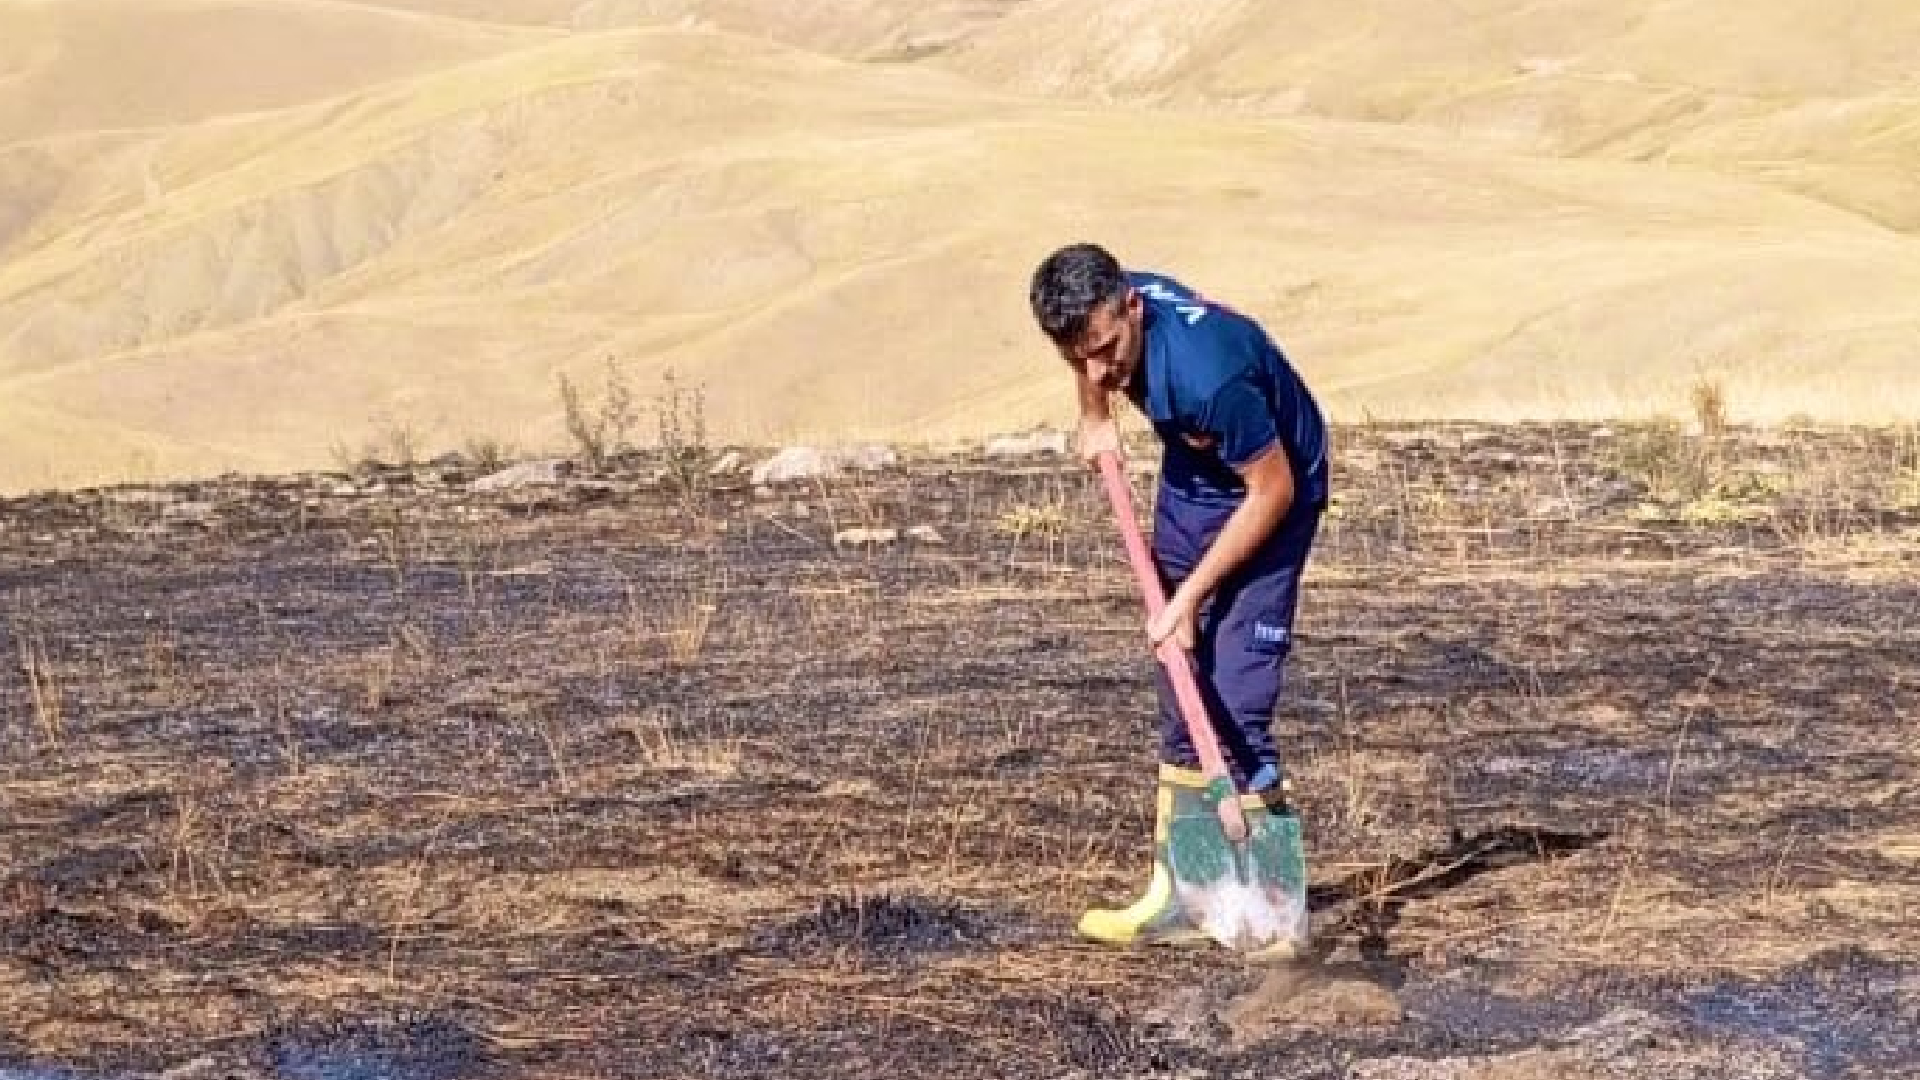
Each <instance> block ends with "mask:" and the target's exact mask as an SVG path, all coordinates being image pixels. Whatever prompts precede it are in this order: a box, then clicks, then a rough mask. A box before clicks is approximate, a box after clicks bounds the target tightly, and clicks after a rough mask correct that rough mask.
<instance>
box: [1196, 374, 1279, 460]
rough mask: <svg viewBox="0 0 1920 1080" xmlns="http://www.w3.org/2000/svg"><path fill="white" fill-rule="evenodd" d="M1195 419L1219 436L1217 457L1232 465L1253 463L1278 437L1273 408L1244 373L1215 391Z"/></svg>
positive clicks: (1217, 437)
mask: <svg viewBox="0 0 1920 1080" xmlns="http://www.w3.org/2000/svg"><path fill="white" fill-rule="evenodd" d="M1195 420H1197V421H1198V423H1199V427H1200V429H1201V430H1202V431H1205V432H1206V433H1207V434H1209V435H1212V436H1213V437H1214V438H1216V439H1218V440H1219V452H1220V460H1221V461H1224V462H1226V463H1227V464H1228V465H1229V466H1232V467H1233V468H1235V469H1244V468H1246V467H1247V466H1248V465H1251V464H1253V462H1255V461H1257V460H1258V459H1259V458H1260V456H1261V455H1262V454H1264V453H1266V452H1267V450H1268V449H1269V448H1271V447H1272V446H1273V444H1274V442H1275V441H1276V440H1277V439H1279V437H1280V432H1279V430H1278V429H1277V428H1276V427H1275V426H1274V422H1273V409H1272V408H1271V407H1270V406H1269V405H1268V404H1267V399H1266V398H1265V397H1264V396H1262V395H1261V393H1260V391H1259V389H1258V388H1256V387H1255V386H1254V385H1253V382H1252V380H1250V379H1249V378H1248V377H1247V376H1246V375H1245V374H1241V375H1237V376H1235V377H1234V378H1232V379H1229V380H1228V381H1227V382H1226V384H1225V385H1223V386H1221V387H1220V389H1218V390H1216V391H1214V394H1213V396H1212V397H1210V398H1208V399H1207V401H1206V404H1205V405H1203V406H1201V409H1200V414H1199V415H1198V416H1196V417H1195Z"/></svg>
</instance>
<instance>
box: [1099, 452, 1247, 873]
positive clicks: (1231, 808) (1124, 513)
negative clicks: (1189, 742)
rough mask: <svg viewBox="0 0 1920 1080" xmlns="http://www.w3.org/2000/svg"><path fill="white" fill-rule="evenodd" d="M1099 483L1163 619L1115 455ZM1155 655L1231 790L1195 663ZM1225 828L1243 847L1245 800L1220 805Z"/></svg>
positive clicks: (1160, 595) (1211, 770)
mask: <svg viewBox="0 0 1920 1080" xmlns="http://www.w3.org/2000/svg"><path fill="white" fill-rule="evenodd" d="M1100 478H1101V479H1102V480H1104V481H1106V488H1107V501H1108V502H1110V503H1112V504H1113V516H1114V517H1115V518H1116V519H1118V521H1119V522H1120V538H1121V539H1122V540H1124V541H1125V542H1126V547H1127V562H1129V563H1131V564H1132V566H1133V576H1134V579H1135V580H1136V581H1138V582H1139V584H1140V593H1141V595H1142V596H1144V597H1145V598H1146V601H1147V617H1148V618H1152V617H1154V616H1157V615H1159V614H1160V612H1161V610H1162V609H1164V608H1165V607H1166V606H1167V598H1166V594H1165V593H1164V592H1163V591H1162V590H1161V588H1160V575H1159V573H1158V572H1157V571H1156V570H1155V569H1154V564H1153V556H1152V555H1151V554H1149V553H1148V551H1147V541H1146V538H1145V537H1143V536H1142V535H1141V534H1140V522H1139V521H1138V520H1137V519H1136V518H1135V517H1134V513H1133V488H1132V487H1131V486H1130V485H1129V484H1128V483H1127V475H1126V472H1125V470H1124V469H1122V468H1121V465H1120V458H1119V457H1118V455H1116V454H1114V453H1113V452H1111V451H1108V452H1106V453H1102V454H1101V455H1100ZM1154 655H1155V656H1156V657H1158V658H1159V660H1160V663H1161V664H1162V665H1164V666H1165V667H1166V669H1167V675H1168V677H1169V678H1170V679H1171V680H1172V681H1173V696H1174V698H1175V699H1176V700H1177V701H1178V702H1179V704H1180V715H1181V717H1182V718H1183V719H1185V720H1186V722H1187V733H1188V734H1189V735H1190V736H1192V738H1193V748H1194V749H1195V750H1196V751H1198V752H1199V755H1200V771H1201V772H1202V773H1204V774H1205V775H1206V777H1207V779H1208V780H1209V781H1218V780H1222V779H1226V780H1227V787H1228V788H1229V789H1232V786H1233V782H1232V780H1231V779H1230V778H1229V774H1228V772H1227V763H1226V759H1225V758H1224V757H1222V756H1221V754H1220V742H1219V740H1218V739H1216V738H1214V735H1213V723H1212V721H1210V720H1209V719H1208V718H1207V706H1206V701H1205V700H1204V699H1203V698H1202V697H1201V696H1200V684H1199V683H1197V682H1195V681H1194V677H1193V661H1192V658H1191V657H1189V656H1188V655H1187V650H1185V649H1183V648H1181V647H1180V643H1179V642H1178V641H1176V640H1174V639H1173V638H1171V637H1169V638H1167V639H1166V640H1165V641H1162V642H1161V643H1160V644H1159V645H1158V646H1157V647H1156V648H1155V649H1154ZM1220 823H1221V824H1222V825H1223V826H1225V827H1226V830H1227V837H1228V838H1229V839H1232V840H1235V841H1238V840H1241V839H1244V838H1245V836H1246V819H1245V817H1244V816H1243V815H1242V814H1241V812H1240V800H1239V798H1238V797H1237V793H1236V797H1232V798H1226V799H1222V800H1220Z"/></svg>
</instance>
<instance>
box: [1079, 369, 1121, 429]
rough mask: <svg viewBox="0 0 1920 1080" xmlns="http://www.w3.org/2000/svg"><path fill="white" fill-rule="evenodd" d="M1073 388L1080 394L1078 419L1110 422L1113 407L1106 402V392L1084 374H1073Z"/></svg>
mask: <svg viewBox="0 0 1920 1080" xmlns="http://www.w3.org/2000/svg"><path fill="white" fill-rule="evenodd" d="M1073 382H1074V386H1075V387H1076V388H1077V389H1078V391H1079V394H1080V419H1082V420H1111V419H1113V407H1112V405H1111V403H1110V402H1109V401H1108V397H1107V392H1106V391H1105V390H1102V389H1100V387H1099V386H1097V385H1095V384H1094V381H1093V380H1092V379H1089V378H1087V376H1086V373H1085V372H1081V371H1076V372H1074V378H1073Z"/></svg>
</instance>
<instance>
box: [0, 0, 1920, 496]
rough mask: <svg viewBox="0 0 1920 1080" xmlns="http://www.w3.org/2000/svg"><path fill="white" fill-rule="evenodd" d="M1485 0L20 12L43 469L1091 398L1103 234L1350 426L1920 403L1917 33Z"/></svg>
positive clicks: (23, 391)
mask: <svg viewBox="0 0 1920 1080" xmlns="http://www.w3.org/2000/svg"><path fill="white" fill-rule="evenodd" d="M1464 6H1465V7H1466V8H1469V9H1472V10H1473V11H1475V12H1477V13H1478V14H1476V15H1474V16H1473V17H1464V16H1460V15H1458V14H1457V13H1456V14H1455V15H1452V16H1449V17H1446V18H1442V17H1440V16H1439V15H1437V14H1436V12H1437V11H1438V10H1439V9H1434V8H1432V7H1430V6H1428V5H1419V4H1415V3H1412V2H1410V0H1370V2H1365V3H1359V4H1355V5H1343V6H1342V7H1340V8H1334V7H1333V6H1332V5H1330V4H1322V3H1319V2H1317V0H1306V2H1296V3H1288V4H1280V3H1271V2H1256V0H1235V2H1227V3H1222V4H1220V5H1216V6H1214V7H1213V8H1211V9H1210V11H1211V14H1210V15H1209V16H1208V17H1205V18H1193V17H1191V16H1176V15H1171V14H1169V12H1170V10H1171V6H1169V5H1155V4H1149V3H1144V2H1137V0H1119V2H1109V3H1104V4H1089V3H1084V2H1081V0H1071V2H1060V0H1024V2H1006V3H992V2H979V3H952V4H944V5H921V6H915V5H909V4H905V3H899V2H891V0H889V2H874V3H866V4H849V5H845V6H839V5H836V6H835V8H834V10H833V12H832V14H831V15H828V14H823V13H822V12H823V11H825V10H826V9H824V8H821V7H818V6H811V7H810V6H800V5H776V4H773V3H767V2H760V3H756V2H754V0H712V2H705V3H703V2H698V0H675V2H669V0H656V2H644V3H643V2H633V3H621V2H619V0H599V2H594V0H582V2H550V0H382V2H380V3H346V2H338V0H157V2H154V3H146V2H142V3H139V4H134V3H131V2H122V3H115V2H113V0H0V42H4V43H6V44H0V88H4V89H5V91H6V92H4V93H0V489H18V488H22V487H30V486H47V485H65V484H74V483H89V482H96V481H100V480H107V479H120V478H128V477H141V476H154V475H168V476H171V475H179V474H196V473H206V472H214V471H221V470H227V469H241V470H281V469H292V468H302V467H313V466H325V465H328V464H331V463H332V462H333V461H334V460H335V459H337V458H338V457H339V455H340V454H341V453H342V452H343V451H354V450H357V449H359V448H362V447H368V446H371V445H372V444H374V443H377V442H379V441H380V440H382V439H386V438H391V437H395V436H400V435H404V436H405V438H406V439H407V440H408V441H410V442H413V443H415V444H416V445H419V446H421V447H422V448H424V449H427V450H436V449H440V448H447V447H458V446H460V445H461V444H463V443H464V442H466V441H468V440H474V439H503V440H506V441H508V442H510V443H512V444H513V445H515V446H517V447H520V448H522V449H527V450H537V449H543V448H545V449H559V448H563V447H564V446H565V445H566V437H565V434H564V429H563V425H562V422H561V415H560V402H559V398H558V395H557V393H556V392H555V382H556V378H557V376H558V375H559V374H561V373H566V374H568V375H569V376H571V377H574V378H576V379H579V380H581V381H582V382H583V383H585V384H587V385H589V386H592V385H595V384H597V382H598V380H599V379H600V378H602V377H603V374H604V372H605V370H606V364H607V362H608V361H609V359H611V360H612V361H613V362H614V363H615V364H616V365H617V368H618V370H619V371H620V373H621V377H622V378H624V379H625V380H627V381H628V382H629V384H630V385H631V386H632V387H633V388H634V389H635V390H636V392H638V393H640V394H641V395H642V396H643V397H644V396H646V395H647V394H648V393H649V392H650V391H651V390H652V389H653V388H656V387H658V386H660V385H661V383H660V378H661V376H662V374H663V373H664V372H667V371H669V370H671V371H673V372H675V373H676V374H677V375H678V376H680V377H681V378H682V380H683V381H692V382H696V383H697V384H699V385H701V386H702V387H704V389H705V391H706V394H705V396H706V402H707V406H708V420H709V424H710V426H711V428H712V430H713V432H714V434H715V436H716V437H718V438H724V439H754V440H774V439H788V438H821V439H842V438H861V437H886V438H915V439H919V438H933V439H938V438H949V437H963V436H971V435H978V434H982V433H985V432H989V431H996V430H1006V429H1011V428H1019V427H1023V426H1026V425H1030V424H1034V423H1039V422H1054V423H1063V422H1066V421H1067V420H1069V419H1070V409H1071V400H1070V399H1071V395H1070V393H1069V392H1068V390H1067V387H1066V386H1065V384H1064V379H1063V376H1062V372H1061V370H1060V368H1059V366H1058V361H1057V360H1055V359H1054V358H1052V356H1051V354H1050V352H1049V350H1048V349H1047V348H1046V347H1045V344H1044V342H1043V341H1041V340H1040V339H1039V338H1038V336H1037V334H1036V333H1035V332H1034V331H1033V330H1032V329H1031V327H1030V324H1029V322H1028V317H1027V314H1026V311H1025V306H1024V296H1025V279H1026V275H1027V273H1028V272H1029V270H1030V268H1031V266H1032V265H1033V264H1034V262H1035V261H1037V260H1038V259H1039V258H1040V257H1041V256H1043V255H1044V254H1045V253H1046V251H1047V250H1049V249H1051V248H1052V247H1053V246H1055V245H1057V244H1059V243H1063V242H1066V241H1069V240H1076V239H1083V238H1092V239H1099V240H1102V241H1104V242H1106V243H1108V244H1109V245H1111V246H1112V247H1114V248H1115V250H1116V251H1118V252H1119V253H1120V254H1121V255H1122V257H1123V258H1125V259H1127V260H1129V261H1130V262H1134V263H1136V264H1139V265H1147V266H1153V267H1156V268H1159V269H1163V270H1167V271H1170V272H1173V273H1175V274H1176V275H1178V276H1181V277H1184V278H1186V279H1188V280H1189V281H1190V282H1191V283H1192V284H1194V285H1195V286H1196V287H1199V288H1202V289H1203V290H1205V291H1207V292H1209V293H1211V294H1214V295H1218V296H1220V297H1221V298H1223V299H1227V300H1229V301H1232V302H1233V303H1235V304H1236V306H1239V307H1241V308H1243V309H1246V310H1248V311H1250V312H1252V313H1255V314H1257V315H1260V316H1263V317H1265V318H1266V320H1267V321H1268V324H1269V325H1270V327H1271V328H1272V330H1273V331H1274V333H1275V335H1276V337H1277V338H1278V339H1279V340H1280V341H1281V343H1282V345H1283V346H1284V347H1286V348H1287V350H1288V352H1289V353H1290V354H1291V355H1292V356H1293V357H1294V359H1295V361H1296V363H1298V365H1299V366H1300V367H1301V368H1302V369H1303V371H1305V372H1306V373H1307V375H1308V377H1309V379H1310V380H1311V381H1312V382H1313V383H1314V384H1315V386H1316V387H1317V388H1319V389H1320V391H1321V395H1322V397H1323V399H1324V400H1325V402H1326V404H1327V405H1328V407H1329V409H1330V410H1331V411H1332V412H1333V413H1334V414H1335V415H1336V417H1340V418H1347V419H1352V418H1358V417H1361V416H1364V415H1378V416H1477V417H1485V418H1490V419H1505V418H1517V417H1536V416H1540V417H1553V416H1578V417H1596V416H1601V417H1610V416H1623V415H1645V414H1647V413H1650V412H1655V411H1666V412H1678V411H1683V410H1684V409H1685V407H1686V405H1685V403H1686V393H1687V389H1688V388H1689V387H1690V386H1691V385H1693V384H1694V383H1695V382H1696V381H1698V380H1701V379H1711V380H1717V381H1719V382H1720V383H1721V384H1722V385H1723V386H1724V387H1725V389H1726V392H1727V397H1728V400H1729V405H1730V407H1731V409H1732V411H1733V413H1734V416H1735V417H1736V419H1756V420H1769V419H1779V418H1782V417H1785V416H1789V415H1793V414H1805V415H1808V416H1813V417H1818V418H1831V419H1840V420H1866V421H1880V420H1889V419H1897V418H1903V417H1914V416H1920V382H1917V381H1916V380H1913V379H1912V378H1911V377H1910V375H1909V374H1908V373H1909V372H1911V371H1912V370H1913V369H1914V366H1915V363H1916V358H1915V355H1914V354H1915V351H1916V349H1915V345H1914V344H1913V343H1914V342H1916V341H1920V334H1916V330H1920V325H1916V324H1920V314H1916V313H1915V311H1914V310H1913V309H1912V307H1911V303H1910V301H1909V300H1908V298H1909V297H1911V296H1912V295H1915V290H1916V287H1920V239H1916V237H1915V236H1914V234H1913V232H1912V231H1911V230H1912V228H1913V227H1914V225H1915V223H1916V222H1920V192H1916V191H1915V189H1914V184H1915V180H1914V177H1916V176H1920V168H1916V165H1920V124H1915V123H1913V122H1911V121H1910V120H1909V119H1908V117H1910V116H1912V115H1913V113H1912V109H1911V106H1912V104H1913V102H1914V95H1915V94H1916V93H1920V91H1916V89H1915V87H1914V80H1913V78H1912V77H1911V76H1909V75H1908V74H1907V73H1906V71H1905V70H1904V69H1903V68H1902V65H1901V64H1900V62H1899V58H1900V56H1902V55H1912V54H1913V49H1914V48H1915V47H1920V16H1913V15H1909V14H1908V13H1907V11H1906V9H1904V8H1900V7H1897V6H1895V5H1893V4H1882V5H1874V4H1869V3H1853V4H1843V5H1831V4H1830V5H1826V6H1816V5H1811V4H1805V3H1800V2H1798V0H1795V2H1792V3H1786V2H1782V3H1773V4H1769V5H1765V6H1764V8H1765V10H1762V11H1754V10H1752V9H1750V8H1746V7H1739V6H1735V5H1731V4H1724V3H1720V2H1717V0H1713V2H1709V0H1702V2H1699V3H1693V4H1677V5H1676V4H1652V3H1628V4H1618V3H1616V4H1610V5H1601V4H1597V3H1584V2H1582V3H1576V4H1571V5H1562V6H1560V7H1556V8H1554V9H1551V10H1548V9H1541V8H1536V7H1534V6H1529V5H1520V4H1514V3H1505V2H1500V3H1495V2H1492V0H1484V2H1481V3H1476V4H1471V5H1464ZM1716 20H1718V21H1716ZM1716 27H1717V28H1719V29H1718V30H1716ZM1709 43H1711V47H1709ZM1903 50H1905V51H1904V52H1903ZM16 92H17V93H18V94H20V95H23V96H16ZM36 103H37V104H36ZM48 103H58V107H55V106H53V105H50V104H48ZM642 433H643V434H644V433H645V432H644V431H643V432H642Z"/></svg>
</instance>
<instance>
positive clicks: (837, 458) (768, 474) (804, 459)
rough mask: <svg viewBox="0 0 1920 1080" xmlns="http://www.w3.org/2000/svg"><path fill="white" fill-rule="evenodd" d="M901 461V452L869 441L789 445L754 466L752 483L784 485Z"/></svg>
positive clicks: (870, 470) (871, 470)
mask: <svg viewBox="0 0 1920 1080" xmlns="http://www.w3.org/2000/svg"><path fill="white" fill-rule="evenodd" d="M899 463H900V454H899V452H898V451H896V450H894V449H893V447H891V446H882V445H880V444H878V443H868V444H865V445H861V446H849V447H844V448H841V449H836V450H823V449H821V448H819V447H817V446H789V447H786V448H785V449H783V450H781V451H780V452H779V453H777V454H775V455H773V456H772V457H770V458H768V459H767V460H765V461H762V462H761V463H760V464H758V465H755V466H754V467H753V477H752V479H753V482H754V483H755V484H756V485H761V484H784V483H791V482H793V481H796V480H819V479H823V478H825V477H828V476H832V475H833V474H834V473H837V472H840V471H842V470H844V469H859V470H861V471H863V472H875V471H877V470H880V469H887V468H892V467H893V466H895V465H898V464H899Z"/></svg>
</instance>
